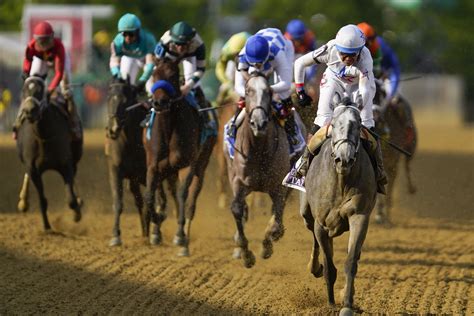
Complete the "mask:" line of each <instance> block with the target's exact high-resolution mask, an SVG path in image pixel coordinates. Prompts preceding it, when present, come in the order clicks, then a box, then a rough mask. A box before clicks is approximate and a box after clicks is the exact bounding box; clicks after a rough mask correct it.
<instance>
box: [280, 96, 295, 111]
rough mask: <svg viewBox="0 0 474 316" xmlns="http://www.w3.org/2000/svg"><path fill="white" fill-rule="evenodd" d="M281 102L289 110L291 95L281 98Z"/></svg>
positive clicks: (291, 102) (291, 103)
mask: <svg viewBox="0 0 474 316" xmlns="http://www.w3.org/2000/svg"><path fill="white" fill-rule="evenodd" d="M281 104H283V106H284V107H285V108H286V109H287V110H289V109H291V108H292V107H293V100H291V97H288V98H286V99H283V100H281Z"/></svg>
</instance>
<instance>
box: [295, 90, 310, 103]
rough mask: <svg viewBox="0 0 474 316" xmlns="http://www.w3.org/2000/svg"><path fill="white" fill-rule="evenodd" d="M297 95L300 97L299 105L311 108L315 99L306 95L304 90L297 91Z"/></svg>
mask: <svg viewBox="0 0 474 316" xmlns="http://www.w3.org/2000/svg"><path fill="white" fill-rule="evenodd" d="M296 95H297V96H298V104H299V105H300V106H302V107H307V106H310V105H311V103H312V102H313V99H311V97H310V96H309V95H307V94H306V92H305V91H304V89H301V90H299V91H297V92H296Z"/></svg>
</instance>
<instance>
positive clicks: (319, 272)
mask: <svg viewBox="0 0 474 316" xmlns="http://www.w3.org/2000/svg"><path fill="white" fill-rule="evenodd" d="M312 261H313V260H311V262H310V263H309V264H308V268H309V271H310V272H311V274H312V275H314V277H315V278H320V277H322V276H323V265H322V264H319V267H318V268H317V269H315V268H314V264H313V262H312Z"/></svg>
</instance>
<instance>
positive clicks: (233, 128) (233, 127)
mask: <svg viewBox="0 0 474 316" xmlns="http://www.w3.org/2000/svg"><path fill="white" fill-rule="evenodd" d="M241 112H242V110H241V109H240V108H239V107H237V109H236V111H235V114H234V117H233V118H232V120H231V121H230V122H229V127H228V129H227V136H228V137H229V138H235V135H236V134H237V121H238V117H239V115H240V113H241Z"/></svg>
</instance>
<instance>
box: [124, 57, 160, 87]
mask: <svg viewBox="0 0 474 316" xmlns="http://www.w3.org/2000/svg"><path fill="white" fill-rule="evenodd" d="M144 68H145V58H142V59H137V58H132V57H129V56H122V57H121V58H120V74H121V76H122V79H123V80H127V78H130V84H132V85H133V84H135V83H136V82H137V75H138V71H139V70H140V69H144ZM152 85H153V78H152V77H150V78H149V79H148V81H147V82H146V85H145V88H146V91H147V92H149V91H150V89H151V86H152Z"/></svg>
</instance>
